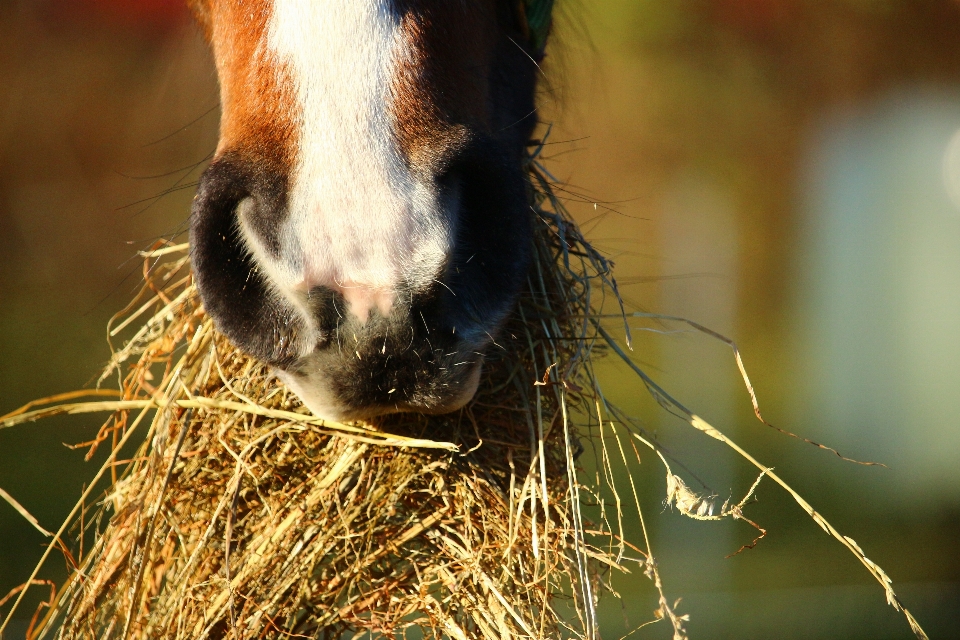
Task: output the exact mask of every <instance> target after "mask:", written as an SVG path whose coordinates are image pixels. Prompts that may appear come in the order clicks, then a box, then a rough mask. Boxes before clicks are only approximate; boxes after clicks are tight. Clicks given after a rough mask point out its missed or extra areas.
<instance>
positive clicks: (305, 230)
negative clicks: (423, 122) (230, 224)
mask: <svg viewBox="0 0 960 640" xmlns="http://www.w3.org/2000/svg"><path fill="white" fill-rule="evenodd" d="M404 46H405V45H404V42H403V38H402V34H401V32H400V29H399V26H398V24H397V18H396V16H395V15H393V14H392V13H391V11H390V8H389V6H388V2H387V1H386V0H274V6H273V15H272V18H271V21H270V25H269V32H268V36H267V51H266V52H265V55H270V56H273V57H275V58H276V60H277V61H279V62H280V63H282V64H284V65H285V66H286V69H287V70H288V72H289V73H290V75H291V77H292V79H293V82H294V83H295V95H296V98H297V100H298V102H299V104H298V105H297V106H298V107H299V113H300V117H301V120H300V122H299V123H298V124H299V132H300V139H299V141H298V155H297V161H296V164H295V166H294V167H292V173H291V176H290V192H289V194H288V197H289V199H288V202H289V209H290V211H289V215H288V217H287V218H286V221H285V222H284V224H283V228H282V230H281V232H280V242H281V254H282V255H281V259H280V260H279V261H278V260H276V259H272V258H270V257H269V255H268V254H267V253H266V252H265V251H263V249H262V247H259V246H257V241H256V239H255V238H251V237H250V236H251V235H252V234H246V235H247V236H248V240H250V245H251V249H252V250H253V251H254V253H255V254H256V256H257V258H258V263H259V264H261V265H262V266H263V268H264V269H265V270H266V271H267V273H268V275H269V276H270V277H271V279H272V280H273V282H274V283H275V284H276V286H277V287H278V289H279V290H280V291H281V292H283V293H285V294H286V295H287V296H289V297H291V299H297V298H302V295H297V292H304V291H308V290H309V289H310V288H311V287H314V286H317V285H324V286H328V287H331V288H334V289H337V290H340V291H341V292H342V293H343V294H344V296H345V298H346V299H347V302H348V304H349V305H350V307H351V311H352V312H353V313H354V314H355V315H357V316H358V317H360V318H361V319H365V318H366V317H367V314H368V313H369V311H370V310H371V309H372V308H375V307H376V308H380V310H381V311H386V310H388V309H389V307H390V306H391V305H392V303H393V296H394V294H395V292H396V288H397V285H398V284H400V283H401V282H405V283H408V284H411V285H413V286H415V287H422V286H424V285H425V284H427V283H428V282H429V281H430V280H432V279H433V278H434V277H436V274H437V271H438V269H439V268H440V266H441V265H442V263H443V260H444V256H445V255H446V253H447V250H448V248H449V245H450V230H449V229H448V228H447V226H446V224H445V223H444V222H443V218H442V217H441V216H440V215H439V214H438V202H437V196H436V193H435V192H434V190H433V189H432V187H431V186H430V185H424V184H422V183H418V181H417V180H415V179H414V177H413V176H412V175H411V173H410V171H409V170H408V169H407V167H406V166H405V164H404V161H403V157H402V155H401V153H400V150H399V149H398V148H397V144H396V138H395V134H394V132H393V121H392V117H391V113H390V86H391V82H392V79H393V75H394V68H395V66H396V61H397V60H398V59H402V58H403V57H404V55H405V54H404V51H403V48H404ZM241 219H242V216H241Z"/></svg>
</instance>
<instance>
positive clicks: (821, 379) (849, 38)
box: [0, 0, 960, 639]
mask: <svg viewBox="0 0 960 640" xmlns="http://www.w3.org/2000/svg"><path fill="white" fill-rule="evenodd" d="M559 11H560V15H559V16H558V22H557V25H556V33H555V36H556V37H555V39H554V40H553V42H552V43H551V46H550V48H549V49H548V56H547V60H546V61H545V65H544V66H545V70H546V72H547V75H548V77H549V82H548V84H547V86H545V87H544V90H543V95H542V105H543V107H542V111H541V117H542V118H543V120H544V121H546V122H552V123H553V127H552V129H551V130H550V137H549V141H550V142H551V145H550V146H549V147H548V148H549V153H548V154H547V155H548V156H549V165H548V166H549V167H550V168H551V170H552V171H553V173H554V174H555V175H556V176H557V177H558V178H559V179H560V180H562V181H563V183H564V186H563V190H564V191H563V194H564V197H565V198H566V199H567V204H568V206H569V207H570V210H571V212H572V213H573V214H574V215H575V216H576V218H577V219H578V220H579V221H580V222H581V224H582V225H583V226H584V228H585V230H586V231H587V235H588V237H589V238H590V239H591V240H592V241H593V242H595V243H596V245H597V246H598V247H600V248H602V249H603V250H604V251H605V252H606V253H607V254H608V255H611V256H612V257H613V259H614V260H615V262H616V265H617V270H616V273H617V277H618V281H619V282H620V284H621V285H622V288H623V294H624V298H625V300H626V302H627V303H628V305H629V307H630V309H632V310H638V311H651V312H658V313H664V314H671V315H680V316H684V317H687V318H690V319H691V320H695V321H697V322H700V323H702V324H705V325H707V326H709V327H711V328H712V329H715V330H717V331H719V332H721V333H723V334H725V335H726V336H728V337H730V338H733V339H734V340H736V341H737V344H738V346H739V347H740V349H741V351H742V354H743V357H744V360H745V363H746V366H747V368H748V370H749V372H750V375H751V378H752V380H753V382H754V384H755V387H756V390H757V393H758V396H759V399H760V402H761V407H762V408H763V410H764V414H765V417H766V418H767V419H769V420H770V421H771V422H773V423H774V424H776V425H778V426H780V427H783V428H786V429H789V430H791V431H794V432H796V433H798V434H800V435H802V436H804V437H807V438H811V439H813V440H816V441H818V442H824V443H826V444H829V445H830V446H833V447H835V448H837V449H838V450H839V451H840V452H841V453H843V454H844V455H846V456H849V457H852V458H856V459H858V460H874V461H880V462H883V463H885V464H886V465H887V468H882V467H876V466H873V467H865V466H859V465H854V464H851V463H847V462H843V461H842V460H840V459H839V458H837V457H836V456H834V455H833V454H831V453H829V452H827V451H823V450H820V449H817V448H814V447H812V446H810V445H808V444H805V443H803V442H801V441H799V440H794V439H789V438H787V437H785V436H783V435H780V434H778V433H777V432H775V431H773V430H772V429H769V428H768V427H765V426H764V425H762V424H761V423H759V422H758V421H757V420H756V419H755V418H754V417H753V414H752V410H751V408H750V403H749V398H748V396H747V394H746V392H745V390H744V388H743V385H742V383H741V382H740V379H739V376H738V373H737V369H736V365H735V362H734V360H733V355H732V352H731V351H730V349H729V348H728V347H726V346H725V345H723V344H721V343H719V342H717V341H715V340H712V339H710V338H709V337H707V336H704V335H702V334H698V333H694V332H691V331H689V327H684V326H682V325H678V324H676V323H669V322H650V321H641V320H640V319H637V320H636V321H634V322H632V323H631V324H633V325H634V326H635V328H636V329H637V331H636V338H635V344H634V357H635V358H636V360H637V362H638V363H640V364H641V365H642V366H644V367H645V368H646V369H647V370H648V371H649V372H650V373H651V374H652V375H653V376H654V377H655V378H656V379H657V380H658V381H660V382H661V383H662V384H663V385H664V386H665V387H666V388H668V389H669V390H670V391H671V392H672V393H674V394H675V395H676V397H677V398H678V399H679V400H680V401H681V402H683V403H684V404H686V405H687V406H689V407H690V408H691V409H693V410H694V411H695V412H696V413H698V414H700V415H702V416H704V417H705V418H706V419H707V420H709V421H710V422H712V423H713V424H715V425H717V426H718V427H719V428H720V429H721V430H723V431H724V432H726V433H727V434H728V435H730V436H731V437H732V438H733V439H734V440H736V441H738V442H739V443H740V444H741V445H743V446H744V447H745V448H746V449H748V450H749V451H751V452H752V453H753V454H754V455H755V456H756V457H758V458H759V459H760V460H761V461H762V462H764V463H765V464H769V465H771V466H775V467H776V469H777V472H778V473H780V474H781V475H782V476H783V477H785V478H786V479H787V481H788V482H790V483H791V484H793V486H794V487H795V488H796V489H798V490H799V491H800V492H801V493H802V494H803V495H804V496H805V497H806V498H807V499H808V500H809V501H810V502H811V503H812V504H813V506H814V507H815V508H817V509H818V510H819V511H820V512H821V513H823V514H824V515H825V516H826V517H827V518H828V519H829V520H830V521H831V522H832V523H833V524H834V525H836V526H837V527H838V528H839V529H840V530H841V532H843V533H845V534H846V535H849V536H851V537H853V538H854V539H855V540H856V541H857V542H858V543H859V544H860V546H861V547H862V548H863V549H864V551H865V552H866V554H867V555H868V556H869V557H870V558H871V559H872V560H874V561H876V562H877V563H878V564H879V565H880V566H882V567H883V568H884V569H885V570H886V571H887V573H888V574H889V575H890V577H891V578H892V579H893V580H894V586H895V587H896V588H897V591H898V593H899V594H900V595H901V598H902V600H903V602H904V604H905V605H906V606H907V607H909V608H910V609H911V611H912V612H913V613H914V614H915V615H916V617H917V618H918V619H919V620H920V622H921V624H923V625H924V627H925V628H926V630H927V631H928V632H929V633H930V635H931V637H933V638H960V2H957V1H956V0H835V1H834V2H831V3H823V2H815V1H814V0H675V1H673V2H651V1H649V0H593V1H592V2H589V3H588V2H581V3H579V4H574V3H573V2H567V3H561V8H560V10H559ZM217 117H218V113H217V89H216V78H215V75H214V71H213V68H212V62H211V60H210V57H209V55H208V53H207V51H206V48H205V45H204V43H203V42H202V40H201V38H200V37H199V35H198V33H197V30H196V29H195V28H194V27H193V25H192V24H191V23H190V20H189V17H188V16H187V15H186V12H185V11H184V9H183V8H182V6H181V2H180V1H179V0H0V413H5V412H7V411H10V410H13V409H14V408H16V407H18V406H20V405H22V404H24V403H25V402H28V401H29V400H32V399H34V398H38V397H41V396H45V395H49V394H53V393H57V392H61V391H68V390H72V389H76V388H80V387H83V386H89V385H90V384H91V383H92V382H93V381H95V379H96V377H97V375H98V372H99V369H100V367H101V366H102V365H103V364H104V363H105V361H106V359H107V357H108V354H109V351H108V348H107V343H106V339H105V331H104V328H105V325H106V322H107V319H108V318H109V317H110V316H111V315H112V314H113V313H114V312H115V311H117V310H118V309H120V308H121V307H122V306H123V305H124V303H125V302H126V301H127V300H128V299H129V298H130V296H131V294H132V292H133V291H135V290H136V288H137V287H138V283H139V280H140V273H141V272H140V269H141V263H140V262H139V261H138V260H136V259H133V256H134V255H135V252H136V251H137V250H138V249H143V248H145V247H147V246H149V245H150V244H152V243H153V242H154V241H155V240H157V239H159V238H162V237H170V236H172V235H175V234H177V233H178V232H180V231H182V229H183V225H184V223H185V221H186V218H187V215H188V212H189V205H190V200H191V198H192V195H193V188H194V183H195V181H196V178H197V176H198V175H199V172H200V171H201V170H202V168H203V166H204V163H205V161H206V160H207V159H208V158H209V156H210V154H211V152H212V151H213V149H214V146H215V144H216V128H217ZM643 329H652V330H653V331H644V330H643ZM599 369H600V371H601V375H602V380H603V382H604V385H605V389H606V391H607V393H608V394H609V396H610V397H611V399H612V400H613V401H614V402H616V403H618V404H619V405H620V406H621V407H622V408H624V409H625V410H627V411H628V412H629V413H631V414H633V415H635V416H637V417H638V419H639V420H640V421H641V423H642V424H643V426H644V427H645V428H647V429H648V430H650V431H652V432H655V433H656V434H657V437H658V438H659V439H660V441H661V442H662V443H663V444H664V445H665V446H667V447H668V448H669V449H670V450H671V451H672V452H673V453H674V455H675V457H676V458H677V459H678V460H681V461H682V462H683V463H684V464H686V465H687V467H689V468H690V471H691V473H692V474H694V475H695V476H696V478H697V479H698V480H697V482H702V485H703V487H706V489H703V487H701V486H700V485H697V488H698V489H700V490H705V491H707V492H713V493H716V494H717V495H719V496H720V499H721V501H722V500H723V499H725V498H726V497H728V496H735V497H736V499H739V497H740V496H741V495H742V494H743V493H744V492H745V491H746V489H747V488H749V486H750V484H751V483H752V482H753V479H754V478H755V475H754V471H753V470H751V469H750V468H748V467H747V466H746V465H745V464H744V463H743V462H742V461H739V460H737V459H736V458H735V457H734V456H733V455H731V454H730V453H728V452H726V451H724V450H723V449H722V447H721V446H720V445H719V443H716V442H715V441H709V442H706V440H709V438H704V437H703V436H702V435H700V434H698V433H696V432H692V430H691V429H690V428H689V427H687V426H685V425H684V424H683V423H681V422H679V421H678V420H676V419H674V418H672V417H670V416H668V415H666V414H664V413H663V412H661V411H658V410H657V409H656V407H655V405H654V404H653V403H652V401H651V400H650V399H649V397H648V396H647V395H646V392H645V391H644V390H643V389H642V388H641V387H640V385H639V384H638V383H637V382H636V380H635V379H633V378H631V377H630V375H629V374H627V373H626V372H625V370H624V369H623V368H622V367H618V366H617V365H616V363H614V362H613V361H609V362H602V363H600V364H599ZM99 424H100V417H97V416H92V417H84V416H79V417H70V418H54V419H48V420H45V421H42V422H39V423H36V424H32V425H24V426H20V427H16V428H13V429H8V430H3V431H0V487H3V488H4V489H5V490H7V491H8V492H9V493H10V494H12V495H13V496H14V497H15V498H16V499H17V500H19V501H20V502H21V503H22V504H23V505H24V506H25V507H26V508H27V509H29V510H30V511H31V512H32V513H33V514H34V515H35V516H36V517H37V518H38V520H39V521H40V523H41V524H42V525H43V526H45V527H46V528H48V529H50V528H53V529H55V528H56V527H57V525H58V523H59V522H60V521H61V520H62V519H63V517H64V516H65V515H66V514H67V513H68V511H69V510H70V508H71V507H72V505H73V503H74V502H75V501H76V499H77V498H78V497H79V494H80V492H81V491H82V488H83V486H84V481H85V479H87V478H89V477H90V476H91V475H92V473H93V472H94V470H95V466H94V465H95V461H91V462H84V460H83V455H84V454H83V451H73V450H71V449H69V448H68V447H66V446H64V443H66V444H73V443H78V442H82V441H84V440H88V439H90V438H91V437H92V436H93V435H94V434H95V432H96V428H97V427H98V426H99ZM715 445H716V446H715ZM642 456H644V457H643V463H642V465H641V467H640V469H639V471H638V474H637V481H638V488H639V490H640V493H641V500H642V501H643V502H644V504H645V506H646V509H645V513H646V516H647V518H648V525H649V526H650V529H651V531H650V533H651V543H652V545H653V549H654V552H655V553H656V555H657V557H658V560H659V564H660V570H661V573H662V575H663V577H664V581H665V584H664V588H665V590H666V593H667V596H668V597H669V598H671V599H675V598H682V601H681V602H680V604H679V605H678V610H679V611H680V612H681V613H688V614H690V616H691V619H690V622H689V624H688V630H689V631H690V633H691V637H692V638H700V639H706V638H758V639H760V638H844V639H852V638H864V639H873V638H908V637H910V635H911V634H910V631H909V628H908V627H907V625H906V623H905V622H904V620H903V619H902V617H901V616H900V615H899V614H897V613H896V612H894V611H893V609H891V608H890V607H888V606H886V604H885V602H884V596H883V592H882V590H881V588H880V587H879V585H877V584H876V583H875V582H873V580H872V578H871V577H870V576H869V575H868V573H867V572H866V571H865V570H864V569H863V567H862V566H860V565H859V563H858V562H857V561H856V560H855V559H854V558H853V556H851V555H850V554H849V553H848V552H846V551H845V550H844V549H842V548H841V547H840V545H839V544H837V543H836V542H835V541H833V540H831V539H830V538H828V537H827V536H826V535H824V533H823V532H822V531H821V530H820V528H819V527H817V526H816V525H815V524H814V523H813V522H812V521H811V520H810V519H809V518H808V517H807V516H806V514H805V513H803V512H802V511H801V510H800V509H799V507H797V505H796V504H795V503H794V502H793V501H792V499H791V498H790V497H789V496H788V495H786V494H785V493H784V492H783V491H781V490H779V488H777V487H776V486H775V485H773V483H770V482H766V481H765V482H764V483H763V484H761V486H760V489H759V490H758V492H757V499H758V500H757V502H756V503H754V504H751V505H750V506H749V507H748V509H747V515H748V517H750V518H752V519H753V520H755V521H756V522H758V523H759V524H760V525H761V526H763V527H764V528H766V529H767V530H768V535H767V536H766V538H765V539H764V540H762V541H761V542H760V543H759V544H758V545H757V547H756V548H754V549H751V550H747V551H745V552H743V553H741V554H739V555H736V556H734V557H731V558H727V557H726V556H727V555H729V554H731V553H733V552H734V551H736V550H737V549H738V548H740V546H741V545H743V544H745V543H749V542H750V541H751V540H752V539H753V537H754V533H755V532H754V530H753V529H751V528H750V527H749V526H747V525H745V524H744V523H742V522H741V523H726V522H724V523H712V522H694V521H691V520H688V519H685V518H684V517H683V516H681V515H680V514H678V513H676V512H674V511H671V510H669V509H663V507H662V500H663V496H664V477H663V472H662V468H661V466H660V464H659V462H657V461H656V459H655V458H652V457H650V456H646V454H642ZM681 474H682V475H684V476H685V478H686V479H687V480H688V482H690V483H691V484H695V482H694V478H693V476H692V475H689V474H687V473H686V472H681ZM628 526H630V527H631V528H632V531H633V532H634V533H635V534H636V536H637V538H638V539H639V535H640V534H639V530H638V528H637V527H636V526H635V525H630V524H629V523H628ZM43 544H44V538H43V537H42V536H41V535H40V534H39V533H37V532H36V531H35V530H34V529H33V528H31V527H30V525H29V524H26V523H25V522H24V521H23V519H22V518H21V517H20V516H19V515H17V514H16V512H15V511H14V510H13V509H12V508H10V507H9V505H7V504H6V503H4V502H0V598H2V597H3V595H4V594H6V593H7V591H8V590H10V589H12V588H13V587H15V586H16V585H18V584H20V583H21V582H23V580H25V579H26V578H27V576H28V575H29V573H30V570H31V569H32V567H33V565H34V563H35V562H36V560H37V559H38V558H39V556H40V554H41V553H42V551H43V546H42V545H43ZM55 557H56V554H54V558H55ZM64 575H65V567H64V566H63V561H62V560H55V561H52V562H51V563H50V564H49V566H48V567H47V569H46V570H45V571H44V573H43V577H45V578H50V579H53V580H55V581H60V580H62V579H63V576H64ZM612 580H613V586H614V588H616V589H617V590H618V591H619V592H620V593H621V595H622V596H623V600H622V602H623V606H621V605H620V604H619V603H617V602H616V601H614V600H610V601H608V602H606V603H605V604H604V606H603V607H602V611H601V613H602V620H601V621H602V627H601V628H602V631H603V636H604V637H605V638H614V639H616V638H621V637H622V636H624V635H625V634H627V633H628V632H629V631H631V630H632V629H634V628H635V627H637V626H638V625H639V624H641V623H643V622H645V621H647V620H650V619H652V616H653V614H652V612H653V610H654V609H655V608H656V606H657V604H656V597H655V593H654V591H653V589H652V586H651V583H650V582H649V581H647V580H646V579H645V578H643V576H633V575H632V576H626V577H620V576H614V577H613V579H612ZM45 593H46V591H45V590H44V589H39V590H37V593H36V595H35V597H34V598H32V599H30V601H29V602H28V606H26V607H25V608H24V609H22V610H21V613H20V614H18V615H22V616H24V618H25V619H23V620H18V621H17V624H15V625H14V628H13V629H12V630H11V633H10V634H9V635H8V636H6V637H8V638H11V639H13V638H20V637H23V633H24V630H25V629H26V626H27V624H28V620H29V616H30V615H32V612H33V610H34V607H35V606H36V603H37V602H39V599H40V596H41V595H43V594H45ZM8 608H9V604H7V605H5V606H3V607H0V614H4V615H5V612H6V611H7V610H8ZM18 634H19V635H18ZM670 635H671V633H670V631H669V629H667V627H666V626H664V623H660V624H657V625H652V626H649V627H645V628H643V629H641V630H639V631H637V632H636V633H635V634H634V635H632V636H631V638H669V637H670Z"/></svg>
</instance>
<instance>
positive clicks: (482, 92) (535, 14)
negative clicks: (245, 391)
mask: <svg viewBox="0 0 960 640" xmlns="http://www.w3.org/2000/svg"><path fill="white" fill-rule="evenodd" d="M189 1H190V3H191V8H192V10H193V13H194V15H195V17H196V19H197V21H198V23H199V25H200V26H201V29H202V31H203V33H204V34H205V36H206V39H207V41H208V42H209V44H210V46H211V48H212V52H213V57H214V61H215V65H216V70H217V76H218V80H219V85H220V104H221V121H220V138H219V143H218V145H217V149H216V152H215V155H214V157H213V160H212V161H211V163H210V165H209V167H208V168H207V169H206V170H205V171H204V173H203V175H202V176H201V179H200V183H199V186H198V189H197V194H196V197H195V198H194V203H193V207H192V211H191V221H190V243H191V262H192V267H193V272H194V278H195V282H196V286H197V289H198V291H199V294H200V296H201V299H202V301H203V305H204V308H205V310H206V312H207V313H208V314H209V315H210V316H211V317H212V319H213V321H214V324H215V326H216V327H217V329H218V330H219V331H220V332H221V333H223V334H224V335H226V336H227V338H228V339H229V340H230V341H231V342H232V343H233V344H234V345H236V346H237V347H238V348H240V349H241V350H242V351H244V352H246V353H248V354H250V355H251V356H253V357H254V358H256V359H258V360H259V361H261V362H263V363H265V364H267V365H269V366H270V367H271V368H272V369H273V370H274V371H275V372H276V374H277V375H278V377H279V378H280V379H281V380H282V381H283V382H284V383H285V384H286V385H287V386H288V387H289V388H290V389H291V390H292V391H294V393H296V395H297V396H299V398H300V399H301V400H302V401H303V403H304V404H305V405H306V407H307V408H309V409H310V410H311V411H312V412H313V413H314V414H315V415H317V416H320V417H323V418H326V419H331V420H340V421H347V420H361V419H368V418H371V417H374V416H378V415H383V414H388V413H394V412H403V411H415V412H422V413H446V412H451V411H454V410H457V409H459V408H461V407H462V406H464V405H465V404H466V403H467V402H469V400H470V399H471V398H472V397H473V396H474V394H475V392H476V389H477V386H478V383H479V380H480V374H481V370H482V367H483V362H484V357H485V353H486V352H487V350H488V349H489V348H491V345H494V344H496V342H495V340H496V336H497V334H498V331H499V330H500V328H501V327H502V325H503V323H504V320H505V318H506V317H507V316H508V314H509V313H510V312H511V310H512V308H513V307H514V305H515V303H516V301H517V298H518V296H519V295H520V291H521V288H522V285H523V283H524V282H525V280H526V277H527V271H528V265H529V263H530V260H531V251H532V249H531V243H532V223H533V215H534V214H533V212H532V209H531V207H530V203H529V186H528V183H527V182H526V179H525V175H524V171H523V161H524V158H525V154H526V148H527V145H528V144H529V141H530V138H531V136H532V134H533V130H534V127H535V125H536V124H537V117H536V106H535V93H536V88H537V84H538V77H539V76H540V73H541V72H540V67H539V62H540V61H541V60H542V58H543V44H544V42H545V40H546V35H547V32H548V31H549V24H550V11H551V8H552V0H189Z"/></svg>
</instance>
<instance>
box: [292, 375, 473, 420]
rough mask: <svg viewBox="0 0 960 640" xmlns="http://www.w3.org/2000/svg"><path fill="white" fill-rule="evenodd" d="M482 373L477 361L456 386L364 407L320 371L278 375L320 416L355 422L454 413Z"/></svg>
mask: <svg viewBox="0 0 960 640" xmlns="http://www.w3.org/2000/svg"><path fill="white" fill-rule="evenodd" d="M482 372H483V363H482V362H477V363H476V364H474V365H473V367H472V368H471V369H470V371H469V373H467V375H466V376H464V377H463V378H462V379H461V380H460V381H458V382H457V383H456V384H455V385H449V386H447V388H446V389H444V392H443V393H438V392H437V391H436V390H435V389H433V388H429V387H427V388H423V389H418V390H414V391H413V393H409V392H408V393H406V394H404V395H406V397H405V398H402V399H401V398H400V397H398V398H397V402H394V403H390V402H383V401H381V402H373V403H370V404H366V405H363V406H349V405H348V404H346V403H344V402H342V401H341V400H339V399H338V398H336V394H335V393H334V392H333V391H331V389H330V387H331V385H330V384H329V383H328V382H327V381H326V380H325V376H324V375H323V374H322V373H321V372H320V371H316V372H315V373H314V374H312V375H310V374H304V373H302V372H296V373H294V372H292V371H289V370H281V369H277V370H276V375H277V377H278V378H279V379H280V381H281V382H283V383H284V384H286V385H287V386H288V387H289V388H290V390H291V391H293V392H294V393H295V394H296V395H297V397H298V398H300V400H301V401H302V402H303V404H304V406H306V407H307V408H308V409H309V410H310V412H311V413H312V414H313V415H314V416H316V417H317V418H321V419H324V420H330V421H332V422H354V421H363V420H368V419H371V418H376V417H378V416H384V415H389V414H392V413H409V412H412V413H422V414H427V415H442V414H445V413H452V412H454V411H457V410H458V409H460V408H462V407H464V406H465V405H466V404H467V403H469V402H470V401H471V400H473V397H474V396H475V395H476V393H477V388H478V387H479V386H480V377H481V374H482ZM451 387H452V390H451ZM399 395H400V394H399V393H398V396H399Z"/></svg>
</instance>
